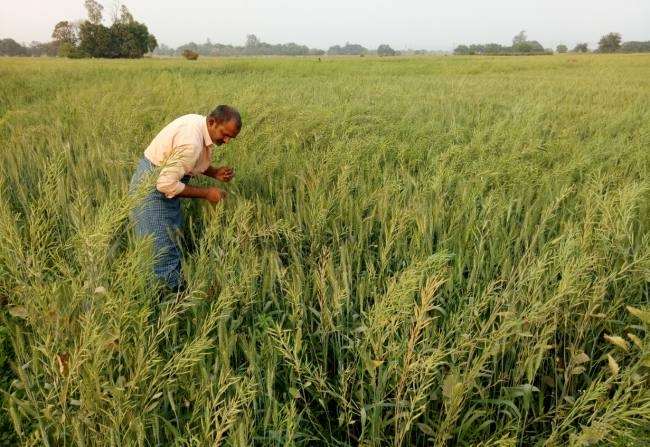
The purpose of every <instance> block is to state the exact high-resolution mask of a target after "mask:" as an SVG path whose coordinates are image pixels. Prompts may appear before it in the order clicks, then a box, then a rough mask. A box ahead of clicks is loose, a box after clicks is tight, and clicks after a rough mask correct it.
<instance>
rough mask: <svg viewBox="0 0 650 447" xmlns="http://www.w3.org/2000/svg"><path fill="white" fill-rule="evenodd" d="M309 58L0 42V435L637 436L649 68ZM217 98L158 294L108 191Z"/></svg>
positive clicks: (645, 393) (128, 440) (647, 403)
mask: <svg viewBox="0 0 650 447" xmlns="http://www.w3.org/2000/svg"><path fill="white" fill-rule="evenodd" d="M322 59H323V60H322V62H318V61H317V60H316V59H311V58H304V59H297V58H296V59H284V58H267V59H220V60H210V59H209V58H202V59H200V60H198V61H196V62H193V63H187V62H186V61H183V60H160V59H149V60H140V61H117V60H58V59H56V60H54V59H2V60H0V78H1V79H2V81H1V82H0V146H1V147H0V167H1V169H2V175H1V176H0V191H1V194H0V299H2V301H3V302H4V303H6V306H5V309H4V311H3V315H4V317H3V323H2V325H3V328H2V331H1V332H0V333H2V334H6V335H3V337H5V339H6V340H8V341H10V346H11V348H9V347H8V346H7V349H4V350H3V351H2V352H0V355H5V354H7V355H8V356H9V358H8V360H7V362H8V363H7V364H9V363H10V364H11V368H5V369H6V370H7V371H9V370H11V372H10V373H9V372H7V373H6V374H8V375H6V380H4V381H0V383H5V386H4V390H5V392H4V393H3V394H4V408H5V409H6V411H7V418H8V419H10V420H11V426H12V429H13V430H14V431H15V435H14V436H16V439H18V440H19V441H20V443H21V444H23V445H51V446H59V445H86V446H92V445H114V446H121V445H143V446H144V445H195V446H203V445H228V446H249V445H287V446H288V445H333V446H336V445H340V446H343V445H363V446H379V445H395V446H399V445H422V446H424V445H440V446H442V445H449V446H451V445H467V446H469V445H482V446H488V445H495V446H496V445H500V446H510V445H520V446H532V445H539V446H542V445H544V446H560V445H576V446H578V445H596V444H599V445H611V444H616V443H621V445H623V444H631V445H634V443H637V444H638V445H644V444H645V443H647V442H648V439H649V437H650V434H649V433H648V429H647V427H648V426H650V391H649V384H650V382H649V380H650V337H649V335H648V331H649V330H650V317H649V315H650V307H649V304H650V296H649V295H650V286H649V284H650V176H649V173H650V107H649V106H648V104H650V77H649V76H648V73H650V57H648V56H641V55H611V56H608V55H586V56H576V55H562V56H549V57H516V58H515V57H513V58H504V57H501V58H489V57H475V58H463V57H423V58H410V59H409V58H391V59H381V58H369V57H366V58H363V59H356V58H334V59H333V58H322ZM221 103H225V104H231V105H234V106H236V107H238V108H239V109H240V110H241V112H242V114H243V122H244V127H243V130H242V132H241V134H240V135H239V137H238V138H237V139H236V140H234V141H233V142H232V143H231V144H229V145H227V146H222V147H220V148H219V149H217V150H215V163H216V164H228V165H231V166H234V167H235V168H236V172H237V176H236V177H235V179H234V180H233V182H232V183H231V184H227V185H225V186H224V188H225V189H226V190H229V191H231V192H232V193H233V194H231V195H229V197H228V199H227V201H226V202H225V203H224V204H221V205H219V206H217V207H211V206H209V205H208V204H206V203H201V202H197V201H189V200H186V201H184V205H183V206H184V210H185V218H186V222H185V224H186V225H185V237H184V240H183V244H184V253H185V259H184V269H185V274H186V278H187V280H188V284H189V288H188V290H187V292H186V293H184V294H182V295H179V296H177V297H165V298H162V299H161V298H160V291H159V290H157V289H156V288H155V287H154V286H152V284H153V282H152V279H153V278H152V273H151V265H152V254H151V244H150V241H146V240H145V241H138V240H135V239H134V238H133V234H132V231H131V228H130V224H129V213H130V211H131V210H132V208H133V206H134V204H135V203H136V202H137V197H131V198H129V197H127V189H128V183H129V179H130V176H131V174H132V172H133V169H134V166H135V163H136V162H137V160H138V159H139V158H140V156H141V155H142V151H143V150H144V148H145V147H146V146H147V144H148V143H149V141H150V140H151V138H152V137H153V136H154V135H155V134H156V133H157V132H158V131H159V130H160V128H161V127H162V126H164V125H165V124H166V123H167V122H169V121H170V120H172V119H174V118H175V117H177V116H179V115H182V114H185V113H204V114H205V113H207V112H209V111H210V110H211V109H212V108H213V107H214V106H215V105H217V104H221ZM195 181H196V182H197V183H200V184H209V183H212V180H209V179H196V180H195ZM7 425H9V424H2V425H0V426H7Z"/></svg>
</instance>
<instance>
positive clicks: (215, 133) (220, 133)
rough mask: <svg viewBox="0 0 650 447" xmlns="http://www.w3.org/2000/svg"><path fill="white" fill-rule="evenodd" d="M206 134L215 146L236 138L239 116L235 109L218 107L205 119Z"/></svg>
mask: <svg viewBox="0 0 650 447" xmlns="http://www.w3.org/2000/svg"><path fill="white" fill-rule="evenodd" d="M206 122H207V125H208V133H209V134H210V138H212V141H213V142H214V144H216V145H219V146H220V145H222V144H224V143H227V142H228V141H230V140H231V139H233V138H235V137H237V134H239V131H240V130H241V116H240V115H239V112H238V111H237V109H235V108H233V107H230V106H226V105H220V106H217V108H216V109H214V110H213V111H212V112H210V114H209V115H208V116H207V118H206Z"/></svg>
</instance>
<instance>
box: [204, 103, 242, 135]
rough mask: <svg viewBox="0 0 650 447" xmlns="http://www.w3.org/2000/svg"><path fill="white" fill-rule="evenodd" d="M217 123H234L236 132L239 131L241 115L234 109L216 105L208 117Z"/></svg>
mask: <svg viewBox="0 0 650 447" xmlns="http://www.w3.org/2000/svg"><path fill="white" fill-rule="evenodd" d="M208 116H210V117H212V118H214V119H215V120H217V122H219V123H227V122H229V121H234V122H235V125H236V126H237V130H240V129H241V115H240V114H239V112H238V111H237V109H235V108H234V107H230V106H227V105H224V104H221V105H218V106H217V107H216V108H215V109H214V110H213V111H212V112H210V115H208Z"/></svg>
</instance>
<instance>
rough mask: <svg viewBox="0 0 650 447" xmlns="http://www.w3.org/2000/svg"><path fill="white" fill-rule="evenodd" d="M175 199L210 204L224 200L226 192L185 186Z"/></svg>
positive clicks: (217, 189)
mask: <svg viewBox="0 0 650 447" xmlns="http://www.w3.org/2000/svg"><path fill="white" fill-rule="evenodd" d="M176 197H185V198H192V199H205V200H207V201H209V202H211V203H217V202H219V201H221V200H223V199H225V198H226V191H222V190H221V189H219V188H200V187H198V186H190V185H185V188H183V190H182V191H181V192H179V193H178V194H177V196H176Z"/></svg>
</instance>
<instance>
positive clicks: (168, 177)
mask: <svg viewBox="0 0 650 447" xmlns="http://www.w3.org/2000/svg"><path fill="white" fill-rule="evenodd" d="M199 154H200V148H199V150H197V148H196V147H195V145H193V144H183V145H180V146H177V147H175V148H174V150H173V151H172V153H171V154H170V156H169V158H168V159H167V160H165V163H164V164H163V166H162V169H161V170H160V174H159V175H158V180H157V181H156V189H157V190H158V191H160V192H161V193H163V194H164V195H165V197H167V198H168V199H171V198H173V197H176V196H177V195H178V194H180V193H181V192H183V190H184V189H185V184H184V183H183V182H181V178H183V176H184V175H185V174H187V173H188V172H190V171H191V170H192V167H193V166H194V165H195V164H196V161H197V159H198V157H199Z"/></svg>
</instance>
